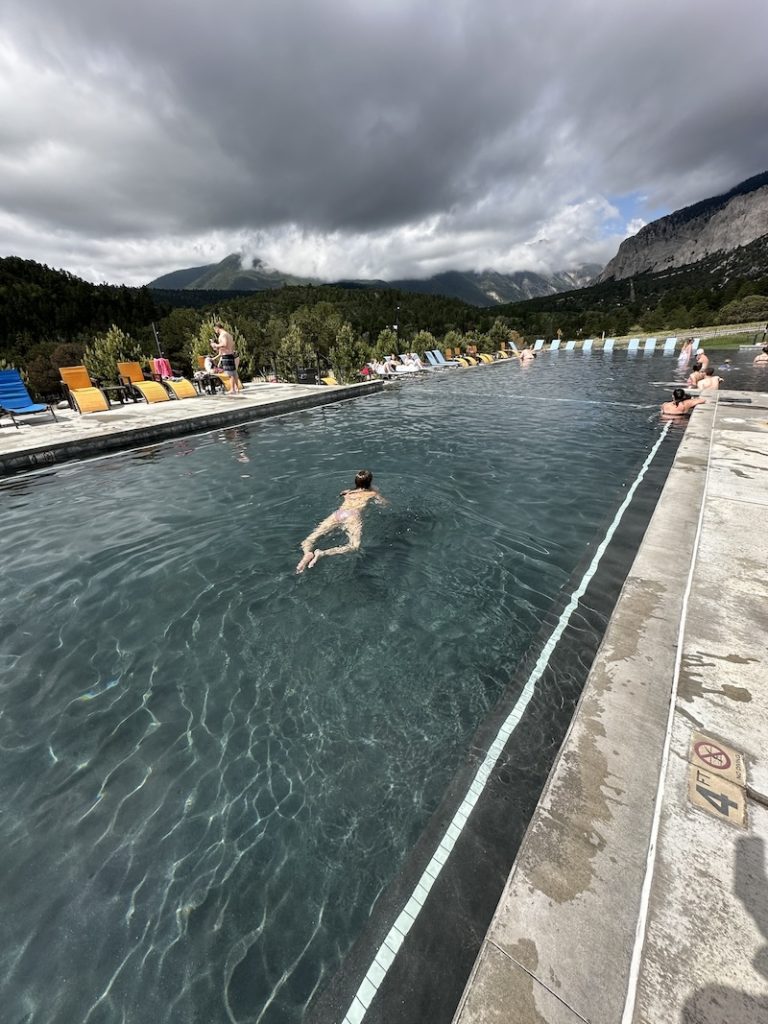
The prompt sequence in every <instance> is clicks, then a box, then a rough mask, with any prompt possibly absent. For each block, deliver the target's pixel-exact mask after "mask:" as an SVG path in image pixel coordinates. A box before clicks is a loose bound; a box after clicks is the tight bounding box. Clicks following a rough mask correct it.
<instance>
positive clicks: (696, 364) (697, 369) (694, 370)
mask: <svg viewBox="0 0 768 1024" xmlns="http://www.w3.org/2000/svg"><path fill="white" fill-rule="evenodd" d="M700 369H701V363H694V364H693V372H694V373H698V372H699V370H700Z"/></svg>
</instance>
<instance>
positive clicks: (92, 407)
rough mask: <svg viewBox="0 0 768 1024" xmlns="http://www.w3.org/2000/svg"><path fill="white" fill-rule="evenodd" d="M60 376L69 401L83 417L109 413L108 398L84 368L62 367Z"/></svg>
mask: <svg viewBox="0 0 768 1024" xmlns="http://www.w3.org/2000/svg"><path fill="white" fill-rule="evenodd" d="M59 376H60V377H61V383H62V385H63V386H64V394H65V395H66V398H67V401H68V402H69V404H70V405H71V406H72V408H73V409H75V410H76V411H77V412H79V413H80V414H81V415H82V414H83V413H86V412H108V411H109V400H108V398H107V396H106V395H105V394H104V392H103V391H102V390H101V388H97V387H96V385H95V384H94V383H93V381H92V380H91V376H90V374H89V373H88V370H87V369H86V368H85V367H84V366H60V367H59Z"/></svg>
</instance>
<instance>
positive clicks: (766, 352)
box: [763, 345, 768, 356]
mask: <svg viewBox="0 0 768 1024" xmlns="http://www.w3.org/2000/svg"><path fill="white" fill-rule="evenodd" d="M763 352H765V354H766V355H767V356H768V345H763Z"/></svg>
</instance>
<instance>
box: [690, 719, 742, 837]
mask: <svg viewBox="0 0 768 1024" xmlns="http://www.w3.org/2000/svg"><path fill="white" fill-rule="evenodd" d="M688 760H689V762H690V764H689V768H688V797H689V799H690V801H691V803H692V804H694V805H695V806H696V807H699V808H701V810H703V811H707V812H708V813H709V814H712V815H713V816H714V817H716V818H721V819H724V820H725V821H728V822H730V823H731V824H733V825H740V826H742V827H744V826H746V821H747V801H746V794H745V792H744V787H745V786H746V784H747V772H746V768H745V765H744V755H743V754H741V753H740V752H739V751H738V750H734V749H733V747H729V746H727V745H726V744H725V743H722V742H721V741H720V740H715V739H713V738H712V737H711V736H705V735H704V734H703V733H699V732H695V733H693V735H692V736H691V746H690V750H689V753H688Z"/></svg>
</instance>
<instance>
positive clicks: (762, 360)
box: [752, 345, 768, 366]
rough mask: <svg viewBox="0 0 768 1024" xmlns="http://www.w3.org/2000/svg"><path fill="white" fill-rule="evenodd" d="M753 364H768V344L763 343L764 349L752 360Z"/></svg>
mask: <svg viewBox="0 0 768 1024" xmlns="http://www.w3.org/2000/svg"><path fill="white" fill-rule="evenodd" d="M752 365H753V366H768V345H763V351H762V352H758V354H757V355H756V356H755V358H754V359H753V360H752Z"/></svg>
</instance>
